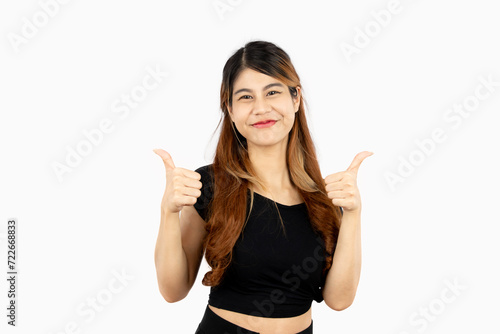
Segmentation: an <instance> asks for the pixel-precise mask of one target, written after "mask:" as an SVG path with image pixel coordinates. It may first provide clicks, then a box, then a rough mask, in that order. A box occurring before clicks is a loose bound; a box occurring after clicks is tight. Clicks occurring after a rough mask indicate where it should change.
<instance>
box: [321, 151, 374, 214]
mask: <svg viewBox="0 0 500 334" xmlns="http://www.w3.org/2000/svg"><path fill="white" fill-rule="evenodd" d="M372 154H373V152H368V151H363V152H360V153H358V154H357V155H356V156H355V157H354V160H353V161H352V162H351V164H350V165H349V167H348V168H347V169H346V170H345V171H343V172H338V173H334V174H330V175H328V176H327V177H326V178H325V186H326V192H327V194H328V198H330V199H331V200H332V203H333V204H334V205H337V206H341V207H342V209H343V210H344V213H345V212H346V211H347V212H355V211H361V196H360V194H359V190H358V185H357V178H358V169H359V166H360V165H361V163H362V162H363V160H365V159H366V158H367V157H369V156H371V155H372Z"/></svg>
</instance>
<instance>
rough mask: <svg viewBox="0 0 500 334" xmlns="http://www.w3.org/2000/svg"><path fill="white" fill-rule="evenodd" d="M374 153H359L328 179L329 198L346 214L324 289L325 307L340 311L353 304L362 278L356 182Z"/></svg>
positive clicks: (359, 203)
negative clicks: (367, 160) (361, 169)
mask: <svg viewBox="0 0 500 334" xmlns="http://www.w3.org/2000/svg"><path fill="white" fill-rule="evenodd" d="M372 154H373V153H372V152H367V151H364V152H361V153H358V154H357V155H356V157H355V158H354V160H353V161H352V163H351V165H350V166H349V167H348V168H347V170H346V171H344V172H339V173H335V174H331V175H328V176H327V177H326V178H325V186H326V191H327V193H328V197H329V198H330V199H331V200H332V202H333V204H335V205H337V206H341V207H342V209H343V212H344V214H343V216H342V221H341V225H340V229H339V235H338V239H337V246H336V248H335V253H334V255H333V263H332V267H331V268H330V270H329V271H328V274H327V276H326V281H325V286H324V288H323V299H324V301H325V304H327V305H328V307H330V308H332V309H334V310H336V311H341V310H344V309H346V308H347V307H349V306H350V305H351V304H352V302H353V301H354V297H355V296H356V290H357V288H358V283H359V278H360V275H361V196H360V194H359V190H358V187H357V182H356V179H357V174H358V169H359V166H360V165H361V162H362V161H363V160H364V159H365V158H367V157H369V156H371V155H372Z"/></svg>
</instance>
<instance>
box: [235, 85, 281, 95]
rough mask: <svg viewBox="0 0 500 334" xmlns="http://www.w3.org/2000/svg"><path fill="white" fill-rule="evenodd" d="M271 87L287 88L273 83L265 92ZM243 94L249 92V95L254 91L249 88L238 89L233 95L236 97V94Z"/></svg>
mask: <svg viewBox="0 0 500 334" xmlns="http://www.w3.org/2000/svg"><path fill="white" fill-rule="evenodd" d="M271 87H281V88H284V87H285V86H283V84H280V83H279V82H275V83H271V84H269V85H267V86H265V87H264V88H263V89H262V90H263V91H264V90H267V89H269V88H271ZM241 92H249V93H251V92H252V90H251V89H248V88H242V89H238V90H237V91H236V92H234V94H233V95H236V94H238V93H241Z"/></svg>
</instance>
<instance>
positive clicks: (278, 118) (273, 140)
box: [228, 68, 300, 148]
mask: <svg viewBox="0 0 500 334" xmlns="http://www.w3.org/2000/svg"><path fill="white" fill-rule="evenodd" d="M297 92H298V94H297V96H298V97H296V98H294V99H293V100H292V96H291V95H290V91H289V89H288V87H287V86H286V85H285V84H284V83H283V82H281V81H279V80H277V79H275V78H273V77H270V76H268V75H266V74H263V73H260V72H257V71H254V70H252V69H249V68H247V69H244V70H243V71H242V72H241V73H240V74H239V75H238V77H237V78H236V80H235V82H234V87H233V96H232V106H231V107H229V108H228V109H229V115H230V117H231V120H232V121H233V122H234V124H235V126H236V129H238V131H239V132H240V133H241V134H242V135H243V137H245V138H246V139H247V144H248V147H249V148H250V146H252V145H257V146H272V145H276V144H285V147H286V143H287V141H288V134H289V132H290V130H291V129H292V126H293V123H294V122H295V112H296V111H297V110H298V109H299V105H300V88H299V87H297ZM268 120H271V121H272V122H270V123H268V124H266V125H258V124H256V123H259V122H263V121H268Z"/></svg>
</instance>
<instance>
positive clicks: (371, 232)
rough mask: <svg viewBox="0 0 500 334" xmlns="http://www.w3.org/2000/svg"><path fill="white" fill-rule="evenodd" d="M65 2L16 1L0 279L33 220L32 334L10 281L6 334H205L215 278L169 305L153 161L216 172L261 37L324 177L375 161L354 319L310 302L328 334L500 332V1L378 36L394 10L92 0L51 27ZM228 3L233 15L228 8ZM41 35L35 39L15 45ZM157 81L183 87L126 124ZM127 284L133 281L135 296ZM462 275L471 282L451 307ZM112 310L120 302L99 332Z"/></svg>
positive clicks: (28, 280) (366, 181) (25, 262)
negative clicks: (220, 133)
mask: <svg viewBox="0 0 500 334" xmlns="http://www.w3.org/2000/svg"><path fill="white" fill-rule="evenodd" d="M48 2H49V1H48V0H45V1H44V0H42V1H41V2H38V1H34V0H30V1H26V0H23V1H15V2H13V1H9V2H7V1H3V2H2V3H1V5H0V30H1V35H2V41H1V43H0V56H1V61H0V85H1V86H0V88H1V90H0V91H1V98H0V110H1V118H0V148H1V151H0V154H1V155H0V156H1V164H0V171H1V173H0V219H1V221H2V225H1V226H2V227H1V230H0V233H2V235H1V238H0V249H1V253H0V254H1V260H0V262H1V263H2V271H3V272H4V274H2V277H4V275H6V271H7V269H6V268H5V263H6V257H7V254H6V253H7V251H6V248H7V247H6V233H5V232H6V222H7V220H8V219H9V218H16V219H17V220H18V222H19V231H18V246H19V250H18V271H19V277H18V309H17V312H18V318H17V325H18V326H17V327H16V328H12V327H11V326H7V325H6V321H7V318H6V316H5V315H6V312H7V311H6V310H5V308H6V305H7V290H8V287H7V282H6V280H5V279H2V280H1V281H0V282H1V283H0V291H1V292H0V296H1V298H0V305H2V310H3V311H1V317H0V319H2V320H1V325H0V328H1V330H0V331H1V332H2V333H4V332H5V333H15V332H18V333H44V334H51V333H76V332H79V333H186V334H188V333H194V331H195V329H196V327H197V326H198V323H199V321H200V320H201V317H202V314H203V311H204V309H205V307H206V304H207V301H208V293H209V288H208V287H205V286H203V285H202V284H201V279H202V277H203V275H204V273H205V272H206V271H207V269H208V267H207V266H206V263H205V262H204V263H203V265H202V268H201V269H200V273H199V274H198V277H197V280H196V283H195V286H194V287H193V289H192V290H191V292H190V294H189V295H188V296H187V297H186V298H185V299H184V300H182V301H180V302H178V303H174V304H169V303H167V302H166V301H165V300H164V299H163V298H162V296H161V295H160V293H159V290H158V286H157V281H156V271H155V266H154V248H155V243H156V238H157V233H158V227H159V222H160V202H161V198H162V196H163V191H164V186H165V170H164V166H163V163H162V161H161V159H160V158H159V157H158V156H157V155H156V154H154V153H153V152H152V150H153V149H155V148H163V149H165V150H167V151H168V152H170V153H171V155H172V156H173V158H174V161H175V163H176V165H177V166H181V167H184V168H189V169H192V170H194V169H196V168H198V167H200V166H202V165H206V164H208V163H211V159H212V157H213V148H214V146H215V144H216V141H217V133H216V134H214V131H215V129H216V126H217V124H218V121H219V117H220V110H219V90H220V83H221V78H222V68H223V66H224V64H225V62H226V60H227V59H228V58H229V56H231V55H232V54H233V53H234V52H235V51H236V50H237V49H238V48H240V47H242V46H243V45H244V44H245V43H246V42H248V41H250V40H256V39H262V40H267V41H270V42H273V43H276V44H277V45H278V46H280V47H282V48H283V49H284V50H285V51H286V52H287V53H288V54H289V55H290V57H291V58H292V61H293V63H294V65H295V67H296V69H297V71H298V73H299V76H300V78H301V80H302V84H303V87H304V89H303V93H304V97H305V99H306V100H307V102H308V107H309V108H308V110H307V116H308V121H309V125H310V130H311V132H312V134H313V138H314V140H315V143H316V146H317V150H318V158H319V160H320V165H321V168H322V173H323V176H324V177H326V176H327V175H328V174H331V173H334V172H338V171H342V170H345V169H346V168H347V167H348V166H349V164H350V163H351V161H352V159H353V158H354V156H355V155H356V154H357V153H358V152H361V151H364V150H369V151H373V152H374V153H375V154H374V155H373V156H371V157H369V158H367V159H366V160H365V161H364V162H363V163H362V165H361V167H360V169H359V174H358V186H359V188H360V192H361V195H362V200H363V215H362V229H363V230H362V239H363V265H362V276H361V280H360V283H359V288H358V292H357V296H356V299H355V301H354V303H353V304H352V306H350V307H349V308H348V309H346V310H344V311H341V312H337V311H333V310H331V309H329V308H328V307H327V306H326V304H325V303H321V304H318V303H316V302H313V320H314V332H315V333H344V334H347V333H384V334H403V333H407V334H408V333H409V334H413V333H480V332H488V333H498V332H499V331H500V325H499V323H498V320H497V319H498V313H499V311H500V307H499V306H498V299H499V297H500V291H499V290H500V289H499V287H498V282H499V281H500V272H499V271H498V254H499V251H500V246H499V243H498V241H497V239H498V237H497V232H498V231H499V229H498V223H499V222H500V220H499V214H498V211H497V208H496V205H497V204H498V199H499V195H498V186H499V183H500V182H499V176H498V170H499V167H500V164H499V162H498V161H499V159H498V157H497V155H498V144H499V143H500V141H499V139H500V135H499V131H498V126H499V120H500V117H499V116H498V112H499V107H500V86H498V82H500V68H499V65H500V63H499V59H500V45H499V38H498V31H500V29H499V28H500V20H498V7H496V6H497V4H496V3H495V2H494V1H489V0H474V1H472V0H469V1H451V0H447V1H429V0H427V1H425V0H421V1H411V0H401V2H400V3H399V7H398V10H399V11H398V12H397V13H393V14H391V18H390V19H388V20H387V22H388V24H386V26H383V27H381V28H380V25H378V27H379V28H380V29H379V31H377V30H376V29H377V23H376V22H377V21H376V20H375V16H374V15H373V14H371V12H372V11H375V12H380V11H381V10H383V9H386V8H387V7H388V6H389V3H390V1H367V0H364V1H342V2H331V1H330V2H329V1H308V2H306V1H290V0H289V1H262V0H253V1H236V0H233V1H229V0H221V1H219V2H215V1H212V0H206V1H180V0H178V1H153V0H142V1H117V0H114V1H91V0H90V1H89V0H87V1H69V2H68V3H66V4H59V5H58V6H59V8H58V10H57V12H55V13H52V14H53V15H52V16H51V17H50V16H48V15H47V14H43V9H42V6H41V3H42V4H43V3H48ZM217 3H230V4H229V6H231V9H232V10H228V11H226V12H223V13H221V12H218V11H217V10H216V8H215V6H214V4H217ZM52 10H53V11H55V9H54V8H52ZM41 12H42V14H40V13H41ZM44 15H45V18H48V19H47V21H46V22H44V20H43V19H44ZM386 19H387V17H386ZM36 20H38V21H36ZM27 21H29V22H31V23H33V22H34V21H36V22H35V23H36V24H37V25H38V28H36V26H35V28H36V29H37V30H36V31H35V32H33V30H31V36H30V35H29V34H28V35H26V36H28V37H29V38H25V39H24V40H23V42H22V43H21V44H18V45H17V46H16V44H15V43H13V42H12V40H13V38H14V37H13V36H17V38H18V39H17V40H18V41H19V38H24V37H23V29H24V33H27V31H29V29H28V28H26V27H25V26H26V25H28V24H29V23H26V22H27ZM366 29H372V30H371V31H370V34H371V36H372V37H369V41H368V42H367V45H366V46H362V47H359V48H358V53H355V54H352V55H351V57H347V56H346V55H345V54H344V53H343V52H342V50H341V45H343V44H342V43H346V44H350V45H352V46H353V47H356V44H355V40H356V42H358V45H360V44H359V43H360V41H361V39H362V38H361V37H359V35H360V33H359V31H366ZM344 45H345V44H344ZM349 60H350V61H349ZM147 67H150V68H152V69H154V68H157V67H158V68H160V69H161V71H163V72H168V76H167V77H165V78H164V79H163V81H162V82H161V83H159V85H158V87H157V88H156V89H153V90H151V91H149V92H148V95H147V96H146V97H145V98H144V100H143V101H141V102H139V103H138V106H137V107H136V108H133V109H130V112H129V114H128V115H127V116H126V117H123V118H120V117H119V116H120V114H117V113H115V112H114V111H116V109H114V108H113V105H114V103H116V101H117V100H118V101H119V100H120V98H121V96H122V94H130V93H131V92H132V91H133V90H134V89H138V88H137V87H139V86H140V85H141V84H142V81H143V78H144V77H145V76H146V75H147V73H148V72H147V71H146V68H147ZM480 77H483V78H485V79H486V78H488V77H490V78H491V80H492V81H494V82H496V84H497V86H493V87H492V88H491V89H492V92H489V94H488V97H487V98H484V99H483V100H481V101H479V104H478V106H476V108H471V109H474V110H472V111H471V112H470V113H469V114H468V116H467V117H466V118H462V119H461V122H460V124H458V123H456V122H458V121H455V122H450V121H446V120H445V118H444V116H445V115H446V114H447V110H449V109H450V108H453V105H454V104H462V103H464V101H469V102H470V103H472V102H473V101H474V93H475V91H476V87H478V86H480V85H481V81H480V79H479V78H480ZM481 92H482V93H483V94H486V93H487V92H488V90H487V89H486V88H484V87H483V88H481ZM471 101H472V102H471ZM476 101H478V100H477V99H476ZM122 106H123V104H122ZM122 116H123V114H122ZM455 117H457V116H456V115H455ZM105 119H109V120H110V121H111V122H112V124H113V126H114V127H113V130H112V131H110V132H109V133H107V134H104V135H103V137H102V138H101V141H100V142H97V144H95V145H91V152H90V153H89V154H87V155H86V156H84V157H83V158H82V160H81V162H80V163H79V164H78V165H76V166H74V167H73V168H70V169H71V171H70V172H67V173H64V174H63V175H62V179H59V178H58V176H57V173H56V172H55V170H54V167H53V166H54V164H55V163H59V164H66V162H65V160H66V158H67V155H68V154H69V150H70V149H76V147H77V146H78V145H83V144H84V142H86V141H87V138H86V137H85V135H84V134H83V132H84V131H91V130H93V129H97V128H98V127H99V124H100V122H101V121H103V120H105ZM457 124H458V125H457ZM454 125H455V126H454ZM438 128H440V129H442V131H443V132H444V135H445V136H446V140H444V141H443V142H440V143H436V144H434V147H433V149H432V150H429V151H428V154H424V153H422V150H421V149H419V147H418V146H417V144H416V141H423V140H429V138H431V136H432V133H433V131H436V129H438ZM212 135H213V136H212ZM428 147H429V148H430V146H428ZM410 158H411V160H412V161H413V166H412V167H411V168H412V172H408V173H407V174H405V176H404V177H401V179H400V180H399V181H397V182H396V184H392V186H391V183H390V182H389V181H388V178H387V176H388V175H389V174H391V173H392V175H393V176H394V175H397V174H398V173H399V172H398V169H400V170H402V168H403V167H401V165H402V164H403V162H402V161H403V160H405V161H409V159H410ZM406 164H409V163H408V162H407V163H406ZM406 168H409V167H408V166H406ZM114 271H117V272H121V271H124V272H125V273H126V274H127V275H128V276H130V277H129V279H128V280H125V284H126V285H120V283H116V282H114V278H113V277H115V276H114V274H113V272H114ZM131 277H133V278H131ZM447 281H450V282H452V283H453V282H454V281H455V282H458V283H457V284H459V285H460V288H459V289H458V290H457V291H456V292H455V293H453V292H452V291H451V290H449V288H448V287H447V286H448V285H447V283H446V282H447ZM110 283H111V284H114V285H113V286H114V287H115V288H121V291H119V292H116V293H112V292H110V290H109V287H108V285H109V284H110ZM442 293H445V295H444V296H445V297H444V298H445V299H446V301H444V300H443V297H442ZM96 297H99V298H100V300H101V301H102V302H103V303H104V304H105V305H102V304H100V306H101V307H102V309H100V311H94V314H93V315H94V316H93V318H91V317H90V313H91V312H90V310H91V307H90V305H89V304H87V303H88V302H89V300H91V299H92V298H96ZM106 297H108V299H103V298H106ZM4 306H5V307H4ZM426 309H427V312H428V314H429V316H428V318H425V317H423V316H421V315H420V312H424V310H426ZM78 310H80V311H78ZM412 317H413V322H412V321H411V319H412ZM426 319H427V320H426ZM431 319H432V320H431ZM417 320H418V321H417ZM72 326H76V330H73V331H72V330H65V328H68V329H71V327H72Z"/></svg>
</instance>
